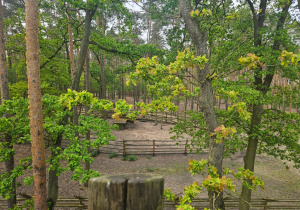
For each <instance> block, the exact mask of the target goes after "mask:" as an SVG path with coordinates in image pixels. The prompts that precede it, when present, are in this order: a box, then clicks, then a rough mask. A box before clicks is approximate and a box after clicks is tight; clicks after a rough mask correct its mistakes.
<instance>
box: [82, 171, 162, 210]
mask: <svg viewBox="0 0 300 210" xmlns="http://www.w3.org/2000/svg"><path fill="white" fill-rule="evenodd" d="M163 191H164V178H163V177H162V176H159V175H152V174H147V175H146V174H129V175H120V176H110V177H96V178H91V179H90V180H89V188H88V209H89V210H99V209H101V210H135V209H143V210H163V206H164V197H163V196H164V192H163Z"/></svg>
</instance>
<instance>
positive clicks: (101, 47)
mask: <svg viewBox="0 0 300 210" xmlns="http://www.w3.org/2000/svg"><path fill="white" fill-rule="evenodd" d="M90 44H93V45H96V46H97V47H99V48H100V49H101V50H104V51H105V52H110V53H115V54H118V55H126V56H127V57H128V58H129V60H130V61H131V62H132V63H133V64H135V63H136V62H135V61H134V58H133V57H132V55H130V54H129V53H127V52H121V51H119V50H116V49H108V48H106V47H104V46H102V45H100V44H98V43H97V42H94V41H90ZM135 56H138V55H135Z"/></svg>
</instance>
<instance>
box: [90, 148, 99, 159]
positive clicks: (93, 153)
mask: <svg viewBox="0 0 300 210" xmlns="http://www.w3.org/2000/svg"><path fill="white" fill-rule="evenodd" d="M99 154H100V152H99V151H98V150H96V149H94V150H92V151H91V155H92V157H97V155H99Z"/></svg>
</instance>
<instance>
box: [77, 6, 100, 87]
mask: <svg viewBox="0 0 300 210" xmlns="http://www.w3.org/2000/svg"><path fill="white" fill-rule="evenodd" d="M96 9H97V8H93V9H86V16H85V26H84V33H83V38H82V41H81V46H80V51H79V55H78V59H77V62H76V68H75V72H74V75H73V77H72V82H71V90H76V91H79V82H80V76H81V74H82V71H83V66H84V62H85V58H86V53H87V50H88V46H89V40H90V33H91V21H92V18H93V16H94V14H95V12H96Z"/></svg>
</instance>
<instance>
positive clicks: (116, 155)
mask: <svg viewBox="0 0 300 210" xmlns="http://www.w3.org/2000/svg"><path fill="white" fill-rule="evenodd" d="M108 157H109V159H112V158H114V157H118V154H117V153H110V154H109V156H108Z"/></svg>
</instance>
